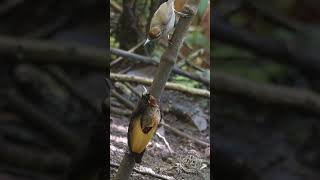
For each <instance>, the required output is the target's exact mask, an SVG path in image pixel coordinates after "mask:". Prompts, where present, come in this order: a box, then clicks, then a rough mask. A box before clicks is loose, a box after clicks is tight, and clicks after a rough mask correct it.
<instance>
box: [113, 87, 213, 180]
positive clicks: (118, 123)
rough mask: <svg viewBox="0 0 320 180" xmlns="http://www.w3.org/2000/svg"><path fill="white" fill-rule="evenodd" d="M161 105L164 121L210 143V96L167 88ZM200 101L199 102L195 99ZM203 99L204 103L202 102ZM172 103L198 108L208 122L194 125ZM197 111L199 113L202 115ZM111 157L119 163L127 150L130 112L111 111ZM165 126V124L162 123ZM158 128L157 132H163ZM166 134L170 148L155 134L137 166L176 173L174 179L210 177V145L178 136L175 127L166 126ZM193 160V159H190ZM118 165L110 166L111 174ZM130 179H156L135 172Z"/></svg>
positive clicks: (145, 169)
mask: <svg viewBox="0 0 320 180" xmlns="http://www.w3.org/2000/svg"><path fill="white" fill-rule="evenodd" d="M162 97H163V98H162V104H161V107H162V108H161V109H162V111H163V112H164V118H163V119H164V121H165V123H167V124H169V125H170V126H171V127H175V128H177V129H179V130H181V131H183V132H184V133H186V134H189V135H191V136H192V137H195V138H197V139H199V140H202V141H205V142H208V143H209V137H210V125H209V124H210V119H209V117H210V116H209V107H210V106H209V100H208V99H204V98H197V97H188V96H187V95H185V94H182V93H179V92H174V91H164V94H163V95H162ZM195 102H197V103H195ZM200 102H203V103H204V104H205V106H201V103H200ZM172 106H175V107H177V106H179V108H181V109H184V110H186V111H185V112H193V111H194V109H197V110H198V112H197V113H199V114H201V115H200V116H203V117H204V119H203V120H205V121H206V122H204V123H205V125H204V126H205V130H202V131H201V132H200V131H199V130H198V128H197V127H196V126H195V125H193V123H192V121H190V119H189V118H187V115H186V116H179V115H177V114H176V113H175V112H174V111H172V109H174V108H172ZM199 114H198V115H199ZM110 121H111V124H110V158H111V163H114V164H120V162H121V159H122V157H123V155H124V152H125V151H126V150H127V148H128V146H127V128H128V125H129V116H127V117H126V116H123V115H122V116H119V115H117V114H114V113H111V117H110ZM162 128H163V127H162ZM162 128H159V129H158V132H161V131H162V132H163V129H162ZM164 132H165V135H164V137H165V138H166V140H167V141H168V143H169V146H170V148H171V149H172V152H170V151H169V150H168V149H169V148H168V147H167V146H166V144H165V143H164V141H163V139H161V138H159V136H157V135H155V136H154V137H153V139H152V140H151V142H150V143H149V144H148V146H147V150H146V152H145V153H144V156H143V159H142V163H141V164H139V165H138V164H136V166H135V168H137V169H140V170H143V171H153V172H154V173H156V174H158V175H164V176H169V177H173V178H174V179H209V178H210V148H209V147H203V146H199V145H197V144H195V143H194V142H191V141H190V140H189V139H187V138H184V137H180V136H177V135H176V134H174V133H173V132H172V131H170V130H168V129H166V128H164ZM191 160H193V161H191ZM115 172H116V169H115V168H112V167H111V169H110V174H111V176H114V174H115ZM131 179H139V180H140V179H157V178H155V177H152V176H150V175H142V174H141V173H137V172H133V173H132V176H131Z"/></svg>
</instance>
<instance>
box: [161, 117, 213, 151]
mask: <svg viewBox="0 0 320 180" xmlns="http://www.w3.org/2000/svg"><path fill="white" fill-rule="evenodd" d="M160 124H161V125H163V126H164V127H165V128H167V129H169V130H171V131H172V132H174V133H175V134H176V135H179V136H181V137H185V138H187V139H190V140H191V141H193V142H195V143H197V144H199V145H201V146H204V147H209V146H210V144H209V143H207V142H204V141H201V140H199V139H196V138H194V137H192V136H190V135H188V134H186V133H184V132H182V131H180V130H178V129H177V128H174V127H172V126H170V125H168V124H166V123H164V122H161V123H160Z"/></svg>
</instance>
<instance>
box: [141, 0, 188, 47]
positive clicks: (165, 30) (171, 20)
mask: <svg viewBox="0 0 320 180" xmlns="http://www.w3.org/2000/svg"><path fill="white" fill-rule="evenodd" d="M175 13H177V14H178V15H180V16H182V17H186V16H188V15H187V14H184V13H181V12H178V11H176V10H175V9H174V0H167V1H166V2H164V3H162V4H161V5H160V7H159V8H158V9H157V11H156V12H155V13H154V15H153V17H152V19H151V23H150V29H149V32H148V37H147V40H146V42H145V43H144V46H145V45H147V44H148V43H149V42H150V41H153V40H157V39H159V38H160V37H165V36H167V35H168V34H169V32H170V31H171V30H172V29H173V27H174V25H175V20H176V15H175ZM168 39H169V37H168Z"/></svg>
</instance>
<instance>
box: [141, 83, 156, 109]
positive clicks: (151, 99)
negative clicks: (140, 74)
mask: <svg viewBox="0 0 320 180" xmlns="http://www.w3.org/2000/svg"><path fill="white" fill-rule="evenodd" d="M142 87H143V89H144V92H143V93H142V99H143V101H144V102H145V103H146V104H148V105H151V106H157V99H156V98H155V97H154V96H152V95H151V94H150V93H149V92H148V90H147V88H146V87H144V86H142Z"/></svg>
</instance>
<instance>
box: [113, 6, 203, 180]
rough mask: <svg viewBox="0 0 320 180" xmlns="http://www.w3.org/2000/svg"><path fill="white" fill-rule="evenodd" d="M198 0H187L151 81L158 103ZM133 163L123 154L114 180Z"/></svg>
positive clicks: (122, 179) (122, 176)
mask: <svg viewBox="0 0 320 180" xmlns="http://www.w3.org/2000/svg"><path fill="white" fill-rule="evenodd" d="M199 1H200V0H189V1H188V2H187V3H186V5H185V7H184V9H183V13H185V14H188V15H189V16H188V17H181V18H180V19H179V22H178V24H177V26H176V29H175V31H174V33H173V36H172V38H171V42H170V44H169V47H168V48H167V50H166V51H165V52H164V54H163V55H162V57H161V59H160V65H159V67H158V71H157V74H156V76H155V78H154V80H153V83H152V86H151V90H150V94H151V95H153V96H154V97H156V98H157V99H158V101H160V97H161V93H162V92H163V89H164V87H165V84H166V82H167V80H168V78H169V75H170V73H171V70H172V68H173V67H174V64H175V62H176V59H177V56H178V52H179V50H180V47H181V45H182V42H183V40H184V37H185V36H186V33H187V31H188V29H189V26H190V24H191V22H192V17H193V15H195V14H196V13H197V9H198V5H199ZM134 165H135V161H134V158H133V157H132V156H130V155H129V154H128V153H126V154H125V156H124V158H123V159H122V161H121V164H120V167H119V169H118V172H117V175H116V177H115V180H126V179H129V176H130V174H131V172H132V170H133V168H134Z"/></svg>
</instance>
